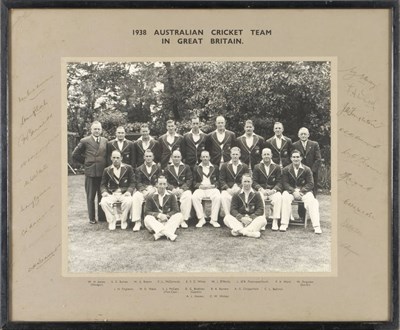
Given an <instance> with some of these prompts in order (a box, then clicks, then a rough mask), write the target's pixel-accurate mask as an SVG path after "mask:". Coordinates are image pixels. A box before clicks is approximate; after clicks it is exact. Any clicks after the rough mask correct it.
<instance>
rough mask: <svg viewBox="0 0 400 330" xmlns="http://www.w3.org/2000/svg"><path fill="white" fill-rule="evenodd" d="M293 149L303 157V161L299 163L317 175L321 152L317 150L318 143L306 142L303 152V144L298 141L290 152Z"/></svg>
mask: <svg viewBox="0 0 400 330" xmlns="http://www.w3.org/2000/svg"><path fill="white" fill-rule="evenodd" d="M294 149H297V150H298V151H300V152H301V156H302V157H303V160H302V161H301V162H302V163H303V164H304V165H306V166H308V167H309V168H311V170H312V171H313V173H317V172H318V168H319V165H320V163H321V151H320V149H319V144H318V142H315V141H311V140H308V141H307V145H306V150H304V148H303V144H302V143H301V141H300V140H299V141H296V142H295V143H293V148H292V150H294Z"/></svg>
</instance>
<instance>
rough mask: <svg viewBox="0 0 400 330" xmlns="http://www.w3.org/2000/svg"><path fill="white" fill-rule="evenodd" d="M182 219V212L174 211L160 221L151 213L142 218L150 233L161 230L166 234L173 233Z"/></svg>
mask: <svg viewBox="0 0 400 330" xmlns="http://www.w3.org/2000/svg"><path fill="white" fill-rule="evenodd" d="M182 221H183V215H182V213H175V214H174V215H173V216H172V217H171V218H169V219H168V220H167V221H166V222H160V221H158V220H157V219H156V218H155V217H153V216H152V215H146V216H145V218H144V225H145V227H146V228H147V229H148V230H149V231H150V232H151V233H156V234H157V233H159V232H160V231H161V230H163V231H164V233H166V234H168V235H169V234H171V235H172V234H175V231H176V229H177V228H178V227H179V226H180V224H181V222H182Z"/></svg>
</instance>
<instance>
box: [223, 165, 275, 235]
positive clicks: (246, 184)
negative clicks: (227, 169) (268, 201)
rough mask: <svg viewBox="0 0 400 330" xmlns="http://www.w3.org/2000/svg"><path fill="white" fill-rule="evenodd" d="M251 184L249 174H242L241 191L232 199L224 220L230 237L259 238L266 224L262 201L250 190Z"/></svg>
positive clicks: (259, 196) (258, 195)
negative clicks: (229, 209) (229, 210)
mask: <svg viewBox="0 0 400 330" xmlns="http://www.w3.org/2000/svg"><path fill="white" fill-rule="evenodd" d="M252 184H253V180H252V178H251V175H250V173H245V174H243V176H242V189H241V191H240V192H238V193H236V194H234V195H233V197H232V204H231V212H230V214H228V215H226V216H225V218H224V223H225V225H226V226H227V227H228V228H229V229H231V234H232V236H239V235H243V236H247V237H254V238H259V237H260V236H261V233H260V230H261V228H262V227H265V225H266V224H267V220H266V219H265V216H264V201H263V200H262V197H261V195H260V194H258V193H257V192H255V191H254V190H253V189H252V187H251V186H252Z"/></svg>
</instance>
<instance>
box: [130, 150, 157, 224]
mask: <svg viewBox="0 0 400 330" xmlns="http://www.w3.org/2000/svg"><path fill="white" fill-rule="evenodd" d="M153 159H154V154H153V152H152V151H151V150H150V149H147V150H146V151H145V153H144V163H143V164H142V165H140V166H139V167H138V168H137V169H136V182H137V191H136V192H135V193H134V194H133V200H132V214H131V215H132V221H133V222H134V223H135V225H134V227H133V231H139V230H140V227H141V218H142V205H143V202H144V199H145V198H146V197H147V196H148V195H149V194H152V193H154V192H155V191H156V188H155V185H156V183H157V178H158V177H159V176H160V175H161V169H160V166H159V165H157V164H156V163H154V161H153Z"/></svg>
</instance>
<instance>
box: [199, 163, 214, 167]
mask: <svg viewBox="0 0 400 330" xmlns="http://www.w3.org/2000/svg"><path fill="white" fill-rule="evenodd" d="M199 166H201V167H204V166H203V163H200V164H199ZM206 167H214V166H213V164H211V163H209V164H208V166H206Z"/></svg>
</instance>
